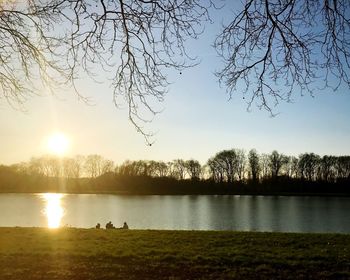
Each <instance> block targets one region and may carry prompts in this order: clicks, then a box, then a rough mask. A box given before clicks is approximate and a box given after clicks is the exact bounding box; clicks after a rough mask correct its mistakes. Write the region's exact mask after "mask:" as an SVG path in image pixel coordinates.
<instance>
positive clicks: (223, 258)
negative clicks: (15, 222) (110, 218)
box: [0, 228, 350, 280]
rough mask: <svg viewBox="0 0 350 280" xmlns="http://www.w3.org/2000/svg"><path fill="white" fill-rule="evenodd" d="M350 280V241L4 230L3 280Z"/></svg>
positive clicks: (0, 234) (0, 236)
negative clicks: (233, 279) (235, 279)
mask: <svg viewBox="0 0 350 280" xmlns="http://www.w3.org/2000/svg"><path fill="white" fill-rule="evenodd" d="M227 278H237V279H276V278H277V279H295V278H299V279H303V278H305V279H310V278H311V279H350V235H341V234H290V233H251V232H214V231H205V232H200V231H151V230H150V231H140V230H128V231H122V230H109V231H106V230H96V229H73V228H63V229H57V230H50V229H43V228H0V279H16V280H17V279H18V280H20V279H227Z"/></svg>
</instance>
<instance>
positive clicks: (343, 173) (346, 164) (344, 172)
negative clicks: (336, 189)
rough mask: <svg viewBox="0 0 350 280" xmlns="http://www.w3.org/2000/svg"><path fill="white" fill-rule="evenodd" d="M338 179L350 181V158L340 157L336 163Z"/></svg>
mask: <svg viewBox="0 0 350 280" xmlns="http://www.w3.org/2000/svg"><path fill="white" fill-rule="evenodd" d="M336 169H337V177H338V178H342V179H350V156H340V157H338V158H337V162H336Z"/></svg>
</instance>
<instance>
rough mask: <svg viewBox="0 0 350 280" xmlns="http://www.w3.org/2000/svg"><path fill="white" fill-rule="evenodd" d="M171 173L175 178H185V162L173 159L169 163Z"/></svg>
mask: <svg viewBox="0 0 350 280" xmlns="http://www.w3.org/2000/svg"><path fill="white" fill-rule="evenodd" d="M171 174H172V176H173V177H174V178H176V179H179V180H183V179H185V177H186V174H187V167H186V162H185V161H184V160H183V159H175V160H173V161H172V164H171Z"/></svg>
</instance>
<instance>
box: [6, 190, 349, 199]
mask: <svg viewBox="0 0 350 280" xmlns="http://www.w3.org/2000/svg"><path fill="white" fill-rule="evenodd" d="M45 193H59V194H95V195H98V194H102V195H125V196H152V195H157V196H199V195H200V196H297V197H344V198H346V197H350V193H294V192H256V193H250V192H249V193H245V192H232V193H202V194H201V193H157V192H154V193H133V192H126V191H99V192H96V191H91V192H88V191H86V192H74V191H43V192H32V191H28V192H25V191H21V192H16V191H12V192H8V191H1V190H0V194H45Z"/></svg>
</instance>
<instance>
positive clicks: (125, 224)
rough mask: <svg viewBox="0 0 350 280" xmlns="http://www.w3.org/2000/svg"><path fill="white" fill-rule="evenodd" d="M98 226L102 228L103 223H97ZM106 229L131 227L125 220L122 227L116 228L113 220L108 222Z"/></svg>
mask: <svg viewBox="0 0 350 280" xmlns="http://www.w3.org/2000/svg"><path fill="white" fill-rule="evenodd" d="M96 228H97V229H99V228H101V224H100V223H97V225H96ZM106 229H129V226H128V224H127V223H126V222H124V224H123V226H122V227H119V228H116V227H115V226H114V225H113V224H112V222H111V221H109V222H108V223H107V224H106Z"/></svg>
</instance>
